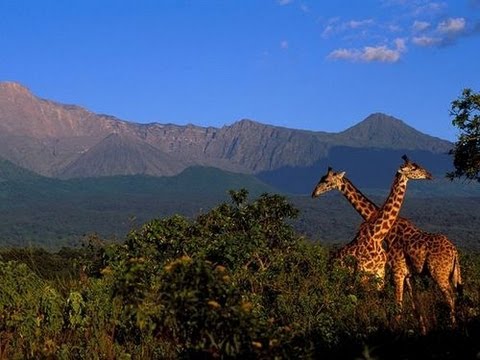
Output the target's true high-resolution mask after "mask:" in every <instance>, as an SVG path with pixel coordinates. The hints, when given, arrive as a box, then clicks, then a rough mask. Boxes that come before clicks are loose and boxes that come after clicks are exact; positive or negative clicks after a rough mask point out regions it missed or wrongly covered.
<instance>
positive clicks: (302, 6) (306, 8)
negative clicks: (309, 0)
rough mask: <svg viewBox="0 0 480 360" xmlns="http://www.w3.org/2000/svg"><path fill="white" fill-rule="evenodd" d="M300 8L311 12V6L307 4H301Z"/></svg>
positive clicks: (305, 11)
mask: <svg viewBox="0 0 480 360" xmlns="http://www.w3.org/2000/svg"><path fill="white" fill-rule="evenodd" d="M300 10H302V11H303V12H304V13H308V12H310V8H309V7H308V6H307V5H305V4H300Z"/></svg>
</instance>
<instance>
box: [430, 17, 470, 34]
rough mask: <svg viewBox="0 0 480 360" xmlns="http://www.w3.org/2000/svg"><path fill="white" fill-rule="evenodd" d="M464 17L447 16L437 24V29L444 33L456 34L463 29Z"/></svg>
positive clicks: (464, 24)
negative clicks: (447, 17)
mask: <svg viewBox="0 0 480 360" xmlns="http://www.w3.org/2000/svg"><path fill="white" fill-rule="evenodd" d="M465 26H466V21H465V18H463V17H460V18H449V19H447V20H445V21H442V22H441V23H440V24H438V27H437V30H438V31H440V32H442V33H446V34H450V35H451V34H457V33H459V32H462V31H464V30H465Z"/></svg>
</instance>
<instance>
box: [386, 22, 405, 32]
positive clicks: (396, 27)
mask: <svg viewBox="0 0 480 360" xmlns="http://www.w3.org/2000/svg"><path fill="white" fill-rule="evenodd" d="M388 30H389V31H391V32H400V31H402V30H403V29H402V27H401V26H400V25H397V24H390V25H388Z"/></svg>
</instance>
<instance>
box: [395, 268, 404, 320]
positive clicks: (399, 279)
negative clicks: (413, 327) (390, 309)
mask: <svg viewBox="0 0 480 360" xmlns="http://www.w3.org/2000/svg"><path fill="white" fill-rule="evenodd" d="M404 282H405V273H404V272H403V271H402V270H401V269H398V268H397V269H393V285H394V288H395V305H396V315H395V323H396V324H397V325H399V324H400V321H401V319H402V312H403V287H404Z"/></svg>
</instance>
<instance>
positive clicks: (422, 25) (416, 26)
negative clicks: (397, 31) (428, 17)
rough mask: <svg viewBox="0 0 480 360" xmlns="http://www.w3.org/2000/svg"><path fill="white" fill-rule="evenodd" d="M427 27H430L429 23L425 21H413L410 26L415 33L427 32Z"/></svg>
mask: <svg viewBox="0 0 480 360" xmlns="http://www.w3.org/2000/svg"><path fill="white" fill-rule="evenodd" d="M429 27H430V23H429V22H427V21H418V20H415V21H414V22H413V25H412V29H413V31H415V32H420V31H424V30H427V29H428V28H429Z"/></svg>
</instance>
